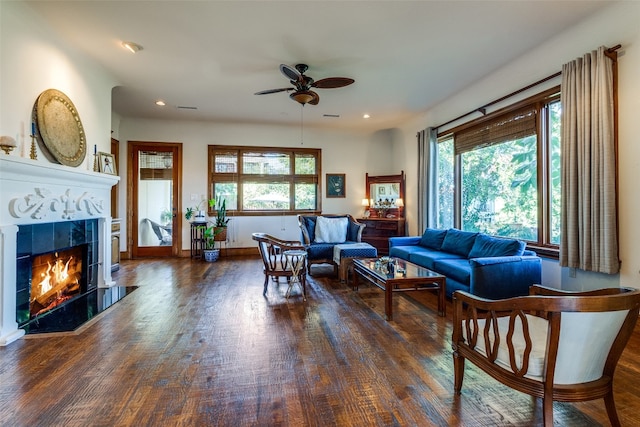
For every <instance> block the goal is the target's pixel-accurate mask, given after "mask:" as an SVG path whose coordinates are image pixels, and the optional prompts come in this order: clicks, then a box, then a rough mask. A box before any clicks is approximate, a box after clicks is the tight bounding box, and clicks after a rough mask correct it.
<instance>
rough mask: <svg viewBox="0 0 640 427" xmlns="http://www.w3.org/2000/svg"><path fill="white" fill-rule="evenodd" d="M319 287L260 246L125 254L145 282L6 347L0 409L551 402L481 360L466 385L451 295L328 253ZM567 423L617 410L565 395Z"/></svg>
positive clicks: (166, 416)
mask: <svg viewBox="0 0 640 427" xmlns="http://www.w3.org/2000/svg"><path fill="white" fill-rule="evenodd" d="M313 273H314V275H313V276H311V277H309V280H308V283H307V302H306V303H305V302H303V301H302V297H301V295H300V293H299V290H298V289H294V293H293V295H292V296H291V297H290V298H289V299H286V298H285V297H284V295H285V292H286V290H287V285H286V283H285V282H284V281H282V282H280V283H279V284H276V283H270V284H269V290H268V293H267V296H266V297H263V296H262V284H263V275H262V266H261V263H260V261H259V259H258V258H256V257H234V258H223V259H221V260H219V261H218V262H216V263H214V264H208V263H205V262H202V261H199V260H189V259H184V258H176V259H168V260H164V259H163V260H158V259H152V260H134V261H132V260H126V261H122V263H121V268H120V270H119V271H118V272H116V273H114V279H115V280H116V281H117V282H118V284H119V285H126V286H139V288H138V289H137V290H136V291H135V292H133V293H132V294H131V295H129V296H127V297H126V298H125V299H124V300H122V301H120V302H118V303H117V304H116V305H115V306H113V307H111V308H109V309H108V310H107V311H105V312H104V313H103V314H102V315H101V316H100V318H99V319H98V320H97V321H95V322H93V323H92V324H90V325H89V326H87V327H86V328H84V329H83V330H82V332H80V333H78V334H68V335H59V334H58V335H51V336H46V337H39V338H37V339H22V340H19V341H16V342H15V343H12V344H11V345H9V346H7V347H0V425H11V426H31V425H65V426H84V425H92V426H114V425H118V426H141V425H149V426H151V425H153V426H156V425H167V426H168V425H170V426H195V425H219V426H253V425H269V426H326V425H336V426H394V425H397V426H400V425H402V426H405V425H411V426H424V425H435V426H493V425H514V426H529V425H540V424H541V423H542V418H541V415H542V410H541V405H540V402H539V401H537V400H536V399H532V398H531V397H529V396H527V395H524V394H522V393H518V392H515V391H513V390H511V389H509V388H507V387H505V386H502V385H501V384H499V383H497V382H496V381H494V380H493V379H492V378H490V377H488V376H487V375H486V374H484V373H483V372H481V371H479V370H477V369H475V367H474V366H473V365H471V364H469V363H467V367H466V374H465V380H464V384H463V388H462V395H460V396H456V395H454V393H453V361H452V350H451V332H452V328H451V312H452V311H451V310H448V313H450V314H449V315H448V317H446V318H443V317H439V316H438V314H437V297H436V295H435V294H432V293H429V292H421V293H420V292H416V293H414V292H408V293H404V294H401V295H397V298H394V299H393V311H394V321H392V322H387V321H385V320H384V294H383V292H382V291H381V290H379V289H378V288H375V287H367V286H364V285H363V286H361V287H360V290H359V291H358V292H354V291H352V290H351V288H350V287H349V286H347V285H345V284H341V283H340V282H339V281H337V280H336V279H335V278H333V277H332V273H333V269H332V268H330V267H323V266H314V267H313ZM639 370H640V328H638V330H637V331H636V332H635V333H634V336H633V337H632V339H631V342H630V344H629V346H628V347H627V349H626V350H625V352H624V354H623V356H622V359H621V361H620V365H619V367H618V370H617V373H616V378H615V385H614V389H615V396H616V402H617V407H618V412H619V415H620V419H621V422H622V424H623V425H640V399H639V398H638V396H639V395H640V384H638V383H637V381H636V380H635V378H637V377H638V375H639V372H638V371H639ZM554 415H555V419H556V422H557V423H558V424H559V425H580V426H598V425H608V424H609V423H608V417H607V415H606V411H605V407H604V403H603V402H601V401H593V402H586V403H579V404H564V403H556V404H554Z"/></svg>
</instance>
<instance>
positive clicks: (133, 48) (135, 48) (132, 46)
mask: <svg viewBox="0 0 640 427" xmlns="http://www.w3.org/2000/svg"><path fill="white" fill-rule="evenodd" d="M122 47H124V48H125V49H127V50H128V51H129V52H131V53H136V52H139V51H141V50H142V49H144V48H143V47H142V46H140V45H139V44H138V43H134V42H122Z"/></svg>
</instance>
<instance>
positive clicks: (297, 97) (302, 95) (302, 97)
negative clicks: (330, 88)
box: [289, 90, 315, 105]
mask: <svg viewBox="0 0 640 427" xmlns="http://www.w3.org/2000/svg"><path fill="white" fill-rule="evenodd" d="M289 98H291V99H293V100H294V101H296V102H299V103H300V104H302V105H304V104H306V103H308V102H311V101H312V100H313V99H314V98H315V96H314V95H313V92H311V91H308V90H300V91H297V92H293V93H292V94H291V95H289Z"/></svg>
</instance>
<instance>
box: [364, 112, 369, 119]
mask: <svg viewBox="0 0 640 427" xmlns="http://www.w3.org/2000/svg"><path fill="white" fill-rule="evenodd" d="M369 117H371V116H370V115H368V114H366V113H365V114H364V115H363V116H362V118H363V119H368V118H369Z"/></svg>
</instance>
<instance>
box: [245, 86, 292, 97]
mask: <svg viewBox="0 0 640 427" xmlns="http://www.w3.org/2000/svg"><path fill="white" fill-rule="evenodd" d="M289 90H293V88H292V87H282V88H280V89H267V90H263V91H260V92H256V93H254V95H267V94H269V93H278V92H286V91H289Z"/></svg>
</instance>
